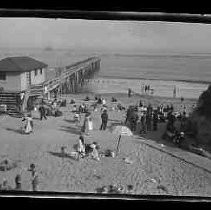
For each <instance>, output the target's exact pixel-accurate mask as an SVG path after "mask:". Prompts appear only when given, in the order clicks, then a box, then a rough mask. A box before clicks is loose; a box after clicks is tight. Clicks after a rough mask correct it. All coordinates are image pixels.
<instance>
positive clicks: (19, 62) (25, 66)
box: [0, 56, 48, 72]
mask: <svg viewBox="0 0 211 210" xmlns="http://www.w3.org/2000/svg"><path fill="white" fill-rule="evenodd" d="M47 66H48V65H47V64H45V63H43V62H40V61H38V60H35V59H33V58H30V57H26V56H25V57H7V58H4V59H2V60H0V72H1V71H4V72H26V71H32V70H35V69H40V68H45V67H47Z"/></svg>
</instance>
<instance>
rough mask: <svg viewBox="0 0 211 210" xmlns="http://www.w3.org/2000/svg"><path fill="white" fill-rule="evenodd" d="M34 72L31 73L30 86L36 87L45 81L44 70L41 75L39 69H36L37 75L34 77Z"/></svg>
mask: <svg viewBox="0 0 211 210" xmlns="http://www.w3.org/2000/svg"><path fill="white" fill-rule="evenodd" d="M35 71H36V70H34V71H31V72H30V73H31V84H32V85H37V84H40V83H42V82H44V81H45V80H46V69H45V68H43V69H42V74H41V73H40V69H37V75H35Z"/></svg>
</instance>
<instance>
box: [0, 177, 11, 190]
mask: <svg viewBox="0 0 211 210" xmlns="http://www.w3.org/2000/svg"><path fill="white" fill-rule="evenodd" d="M0 190H12V187H11V186H10V185H9V184H8V181H7V180H6V179H4V180H3V183H2V184H1V185H0Z"/></svg>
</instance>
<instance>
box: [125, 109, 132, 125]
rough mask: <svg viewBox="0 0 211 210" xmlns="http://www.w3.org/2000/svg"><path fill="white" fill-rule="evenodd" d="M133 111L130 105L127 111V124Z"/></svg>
mask: <svg viewBox="0 0 211 210" xmlns="http://www.w3.org/2000/svg"><path fill="white" fill-rule="evenodd" d="M131 113H132V108H131V107H128V109H127V113H126V119H125V124H127V122H128V121H129V120H130V116H131Z"/></svg>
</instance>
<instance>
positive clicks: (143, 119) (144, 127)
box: [140, 112, 147, 134]
mask: <svg viewBox="0 0 211 210" xmlns="http://www.w3.org/2000/svg"><path fill="white" fill-rule="evenodd" d="M140 133H141V134H142V133H144V134H146V133H147V127H146V112H144V113H143V115H142V116H141V131H140Z"/></svg>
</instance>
